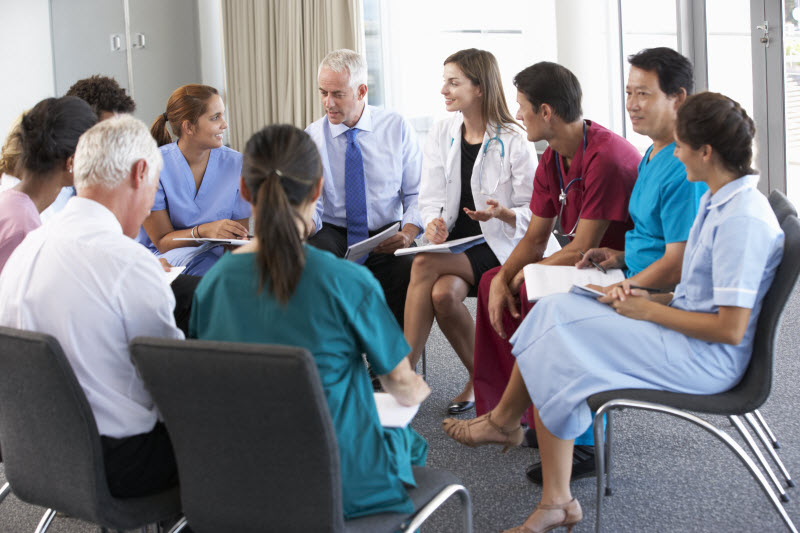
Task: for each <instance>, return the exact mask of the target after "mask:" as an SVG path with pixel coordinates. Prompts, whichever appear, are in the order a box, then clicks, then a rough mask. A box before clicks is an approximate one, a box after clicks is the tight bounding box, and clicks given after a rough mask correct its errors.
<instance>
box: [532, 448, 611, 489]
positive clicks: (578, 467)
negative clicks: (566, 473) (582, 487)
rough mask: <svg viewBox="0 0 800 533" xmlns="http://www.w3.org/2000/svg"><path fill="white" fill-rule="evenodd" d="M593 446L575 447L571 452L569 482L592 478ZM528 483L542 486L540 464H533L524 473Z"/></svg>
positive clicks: (593, 472)
mask: <svg viewBox="0 0 800 533" xmlns="http://www.w3.org/2000/svg"><path fill="white" fill-rule="evenodd" d="M595 474H596V472H595V469H594V446H584V445H581V444H579V445H577V446H575V447H574V449H573V450H572V476H571V477H570V478H569V479H570V481H572V480H576V479H582V478H585V477H590V476H594V475H595ZM525 476H526V477H527V478H528V481H530V482H532V483H536V484H537V485H541V484H542V463H534V464H532V465H531V466H529V467H528V470H527V471H526V472H525Z"/></svg>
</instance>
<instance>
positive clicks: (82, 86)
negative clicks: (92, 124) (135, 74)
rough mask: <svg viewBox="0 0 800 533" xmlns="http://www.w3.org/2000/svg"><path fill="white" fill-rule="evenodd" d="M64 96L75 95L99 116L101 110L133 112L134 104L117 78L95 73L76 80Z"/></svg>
mask: <svg viewBox="0 0 800 533" xmlns="http://www.w3.org/2000/svg"><path fill="white" fill-rule="evenodd" d="M66 96H77V97H78V98H80V99H81V100H84V101H85V102H87V103H88V104H89V105H90V106H92V109H93V110H94V112H95V114H96V115H97V116H98V117H99V116H100V113H102V112H103V111H106V112H109V113H133V111H134V110H135V109H136V104H135V103H134V101H133V98H131V97H130V96H128V95H127V94H125V89H123V88H122V87H120V86H119V83H117V80H115V79H114V78H109V77H107V76H100V75H99V74H95V75H94V76H92V77H91V78H85V79H83V80H78V81H76V82H75V84H74V85H73V86H72V87H70V88H69V90H68V91H67V94H66Z"/></svg>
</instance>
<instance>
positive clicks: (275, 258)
mask: <svg viewBox="0 0 800 533" xmlns="http://www.w3.org/2000/svg"><path fill="white" fill-rule="evenodd" d="M256 206H258V214H257V215H256V235H257V238H258V255H257V262H258V264H259V265H261V266H262V268H261V269H260V271H261V276H260V279H259V284H258V286H259V290H260V289H262V288H263V287H264V284H265V283H267V285H268V287H269V290H270V292H271V293H272V294H273V295H274V296H275V299H276V300H278V302H280V303H281V304H286V303H287V302H288V301H289V299H290V298H291V297H292V294H294V291H295V289H296V288H297V284H298V283H300V276H301V275H302V272H303V268H304V267H305V263H306V258H305V253H304V252H303V239H302V236H301V235H300V232H299V231H298V229H297V222H298V220H301V217H300V215H299V213H298V212H297V210H296V209H295V208H294V207H293V206H292V205H291V203H290V202H289V198H288V197H287V196H286V191H284V189H283V186H282V185H281V180H280V177H279V176H278V175H276V174H272V175H270V176H267V178H266V179H264V181H262V182H261V185H260V186H259V189H258V192H257V201H256Z"/></svg>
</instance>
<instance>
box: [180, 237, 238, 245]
mask: <svg viewBox="0 0 800 533" xmlns="http://www.w3.org/2000/svg"><path fill="white" fill-rule="evenodd" d="M172 240H173V241H196V242H199V243H204V242H208V243H216V244H219V245H224V244H233V245H234V246H241V245H243V244H247V243H248V242H250V241H249V240H247V239H209V238H206V237H175V238H174V239H172Z"/></svg>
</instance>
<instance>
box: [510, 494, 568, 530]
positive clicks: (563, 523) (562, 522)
mask: <svg viewBox="0 0 800 533" xmlns="http://www.w3.org/2000/svg"><path fill="white" fill-rule="evenodd" d="M537 511H545V512H548V511H559V512H558V513H555V512H552V513H549V514H551V515H552V516H553V518H554V519H555V520H554V521H550V523H549V524H548V523H545V524H539V526H540V527H537V528H536V529H531V528H529V527H528V526H526V525H525V524H523V525H521V526H517V527H515V528H513V529H506V530H505V531H503V533H547V532H548V531H552V530H554V529H555V528H557V527H565V528H567V533H570V532H571V531H572V528H573V527H574V526H575V524H577V523H578V522H580V521H581V520H582V519H583V509H581V504H580V503H578V500H576V499H575V498H572V499H571V500H570V501H568V502H567V503H562V504H558V505H543V504H541V503H540V504H539V505H538V506H537V507H536V509H534V511H533V512H532V513H531V514H530V516H529V517H528V518H530V517H531V516H533V515H534V514H536V512H537Z"/></svg>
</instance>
